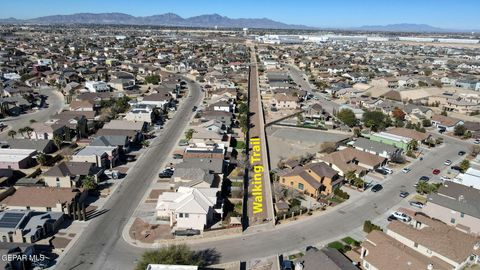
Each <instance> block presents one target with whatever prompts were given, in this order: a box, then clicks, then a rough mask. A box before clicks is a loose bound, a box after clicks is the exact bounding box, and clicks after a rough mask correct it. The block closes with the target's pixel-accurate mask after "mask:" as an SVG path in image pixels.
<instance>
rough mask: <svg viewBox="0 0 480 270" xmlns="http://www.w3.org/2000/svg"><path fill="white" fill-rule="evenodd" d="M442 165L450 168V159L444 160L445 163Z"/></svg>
mask: <svg viewBox="0 0 480 270" xmlns="http://www.w3.org/2000/svg"><path fill="white" fill-rule="evenodd" d="M443 165H447V166H450V165H452V161H451V160H450V159H447V160H445V162H443Z"/></svg>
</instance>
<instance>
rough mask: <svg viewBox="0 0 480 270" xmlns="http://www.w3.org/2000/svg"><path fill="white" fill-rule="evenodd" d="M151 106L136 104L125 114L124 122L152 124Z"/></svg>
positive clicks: (152, 113)
mask: <svg viewBox="0 0 480 270" xmlns="http://www.w3.org/2000/svg"><path fill="white" fill-rule="evenodd" d="M153 110H154V108H153V107H152V106H151V105H145V104H136V105H134V106H132V108H131V109H130V111H128V112H127V113H126V114H125V120H127V121H132V122H145V123H148V124H153V121H154V120H155V115H154V112H153Z"/></svg>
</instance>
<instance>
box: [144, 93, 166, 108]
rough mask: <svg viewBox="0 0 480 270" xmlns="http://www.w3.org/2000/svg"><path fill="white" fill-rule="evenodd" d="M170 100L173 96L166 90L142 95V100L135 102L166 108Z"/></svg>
mask: <svg viewBox="0 0 480 270" xmlns="http://www.w3.org/2000/svg"><path fill="white" fill-rule="evenodd" d="M172 100H173V96H172V94H170V93H168V92H162V93H153V94H150V95H148V96H144V97H143V99H142V100H139V101H137V104H145V105H150V106H153V107H154V108H159V109H166V108H167V106H168V105H169V104H170V102H172Z"/></svg>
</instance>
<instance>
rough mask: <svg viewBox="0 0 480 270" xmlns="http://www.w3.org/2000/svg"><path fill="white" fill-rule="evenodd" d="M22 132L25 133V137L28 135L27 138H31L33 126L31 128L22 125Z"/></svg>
mask: <svg viewBox="0 0 480 270" xmlns="http://www.w3.org/2000/svg"><path fill="white" fill-rule="evenodd" d="M23 132H25V133H27V137H28V138H29V139H31V138H32V132H33V128H31V127H24V128H23Z"/></svg>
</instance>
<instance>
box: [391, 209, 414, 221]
mask: <svg viewBox="0 0 480 270" xmlns="http://www.w3.org/2000/svg"><path fill="white" fill-rule="evenodd" d="M392 215H393V216H394V217H396V218H397V219H398V220H401V221H403V222H410V220H412V218H411V217H409V216H407V215H406V214H405V213H402V212H399V211H395V212H393V213H392Z"/></svg>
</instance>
